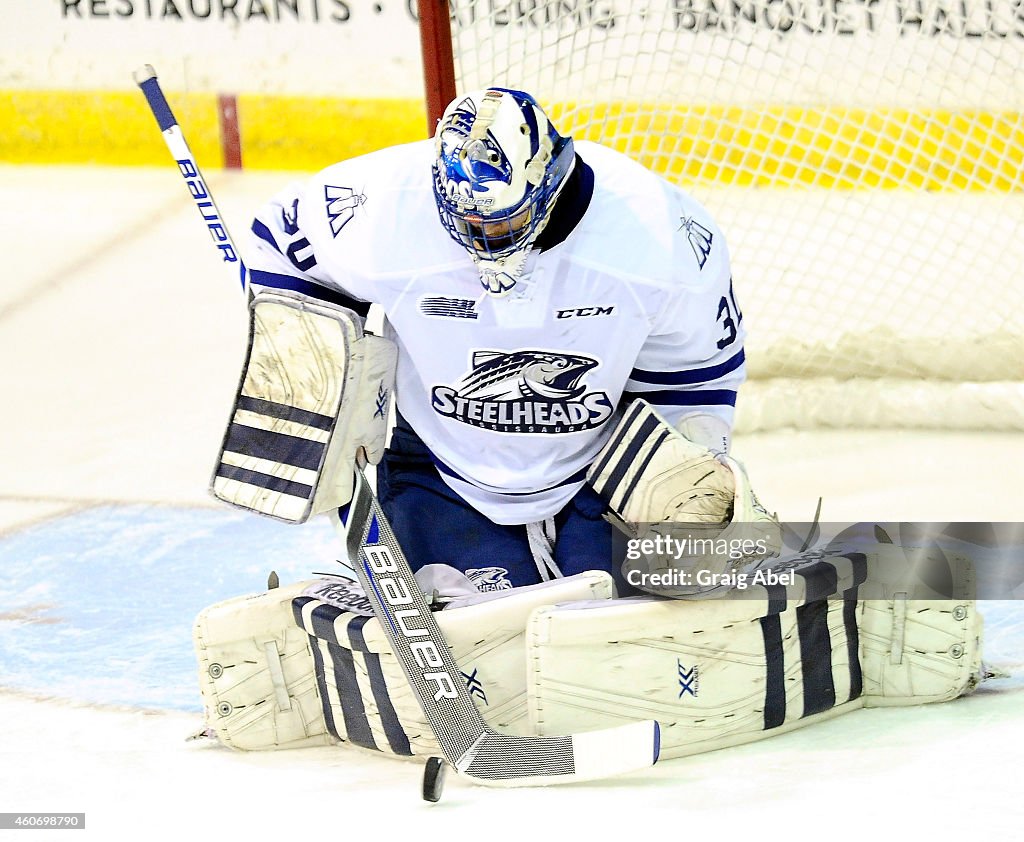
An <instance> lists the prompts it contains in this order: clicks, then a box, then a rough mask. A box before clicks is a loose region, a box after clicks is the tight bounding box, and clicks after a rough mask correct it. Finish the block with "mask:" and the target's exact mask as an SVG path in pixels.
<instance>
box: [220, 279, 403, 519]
mask: <svg viewBox="0 0 1024 842" xmlns="http://www.w3.org/2000/svg"><path fill="white" fill-rule="evenodd" d="M249 316H250V322H249V347H248V351H247V353H246V358H245V364H244V366H243V369H242V377H241V381H240V383H239V386H238V394H237V396H236V398H235V403H234V407H233V409H232V412H231V420H230V421H229V423H228V427H227V430H226V431H225V434H224V440H223V443H222V445H221V452H220V458H219V459H218V464H217V468H216V471H215V473H214V477H213V480H212V483H211V490H212V492H213V494H214V496H215V497H217V498H218V499H220V500H223V501H224V502H226V503H230V504H231V505H234V506H239V507H241V508H243V509H247V510H249V511H253V512H257V513H259V514H264V515H269V516H270V517H274V518H277V519H279V520H283V521H287V522H289V523H303V522H305V521H306V520H308V519H309V518H310V517H311V516H312V515H315V514H318V513H320V512H325V511H329V510H331V509H336V508H338V507H339V506H342V505H344V504H345V503H347V502H348V501H349V500H350V499H351V497H352V491H353V477H354V462H355V458H356V454H357V453H358V452H359V450H360V449H361V450H362V451H363V452H364V453H365V455H366V459H367V461H368V462H369V463H370V464H376V463H378V462H379V461H380V460H381V458H382V457H383V454H384V445H385V440H386V437H387V432H388V403H389V398H390V396H391V392H392V390H393V388H394V380H395V363H396V359H397V349H396V347H395V345H394V343H393V342H391V341H390V340H387V339H384V338H383V337H379V336H373V335H371V334H366V333H364V331H363V326H362V318H361V317H360V316H358V315H357V314H356V313H354V312H352V311H351V310H349V309H346V308H345V307H341V306H338V305H336V304H331V303H329V302H325V301H321V300H319V299H314V298H309V297H307V296H304V295H301V294H299V293H296V292H292V291H289V290H272V291H270V290H267V291H262V292H259V293H258V294H257V295H256V296H254V298H253V299H252V301H251V302H250V305H249Z"/></svg>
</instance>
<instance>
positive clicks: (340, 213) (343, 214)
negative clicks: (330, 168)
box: [324, 184, 366, 237]
mask: <svg viewBox="0 0 1024 842" xmlns="http://www.w3.org/2000/svg"><path fill="white" fill-rule="evenodd" d="M324 200H325V201H326V202H327V221H328V222H329V223H330V225H331V233H332V234H334V236H335V237H337V236H338V234H340V233H341V229H342V228H344V227H345V226H346V225H348V224H349V222H351V221H352V217H354V216H355V215H356V208H357V207H359V206H360V205H361V204H362V203H363V202H365V201H366V196H364V195H363V194H362V193H356V191H355V190H353V189H352V188H351V187H333V186H331V185H330V184H325V185H324Z"/></svg>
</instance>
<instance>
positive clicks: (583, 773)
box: [572, 719, 661, 780]
mask: <svg viewBox="0 0 1024 842" xmlns="http://www.w3.org/2000/svg"><path fill="white" fill-rule="evenodd" d="M572 747H573V753H574V755H575V760H576V774H575V776H574V777H575V779H576V780H594V779H596V778H609V777H614V776H615V775H625V774H627V773H628V772H635V771H637V770H639V769H646V768H648V767H649V766H653V765H654V764H655V763H657V762H658V756H659V755H660V753H661V726H660V725H659V724H658V723H657V722H655V721H654V720H653V719H649V720H645V721H643V722H630V723H628V724H626V725H619V726H617V727H615V728H606V729H604V730H601V731H584V732H582V733H580V734H574V735H573V738H572Z"/></svg>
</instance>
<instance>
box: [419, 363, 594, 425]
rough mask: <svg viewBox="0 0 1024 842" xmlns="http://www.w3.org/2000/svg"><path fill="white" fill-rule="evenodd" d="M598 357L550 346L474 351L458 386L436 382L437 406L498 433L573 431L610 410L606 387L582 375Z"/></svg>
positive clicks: (442, 412) (458, 418)
mask: <svg viewBox="0 0 1024 842" xmlns="http://www.w3.org/2000/svg"><path fill="white" fill-rule="evenodd" d="M597 365H598V361H597V360H595V359H591V358H590V357H582V356H577V355H575V354H559V353H555V352H552V351H530V350H525V351H511V352H509V351H476V352H474V354H473V359H472V366H473V370H472V371H470V372H469V373H468V374H467V375H465V376H464V377H463V378H462V380H460V381H459V382H458V383H456V384H455V385H454V386H435V387H434V388H433V390H432V392H431V397H432V403H433V407H434V411H435V412H436V413H438V414H439V415H443V416H445V417H446V418H454V419H455V420H456V421H461V422H462V423H463V424H470V425H472V426H474V427H482V428H484V429H485V430H495V431H496V432H499V433H575V432H579V431H580V430H589V429H592V428H593V427H597V426H599V425H600V424H603V423H604V422H605V421H607V420H608V419H609V418H610V417H611V415H612V410H613V407H612V402H611V400H610V399H609V397H608V395H607V394H606V393H605V392H597V391H594V392H588V391H587V387H586V386H585V385H583V384H582V380H583V378H584V377H585V376H586V374H587V373H588V372H589V371H591V369H594V368H596V367H597Z"/></svg>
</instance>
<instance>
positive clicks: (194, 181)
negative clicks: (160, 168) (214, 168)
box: [134, 64, 249, 295]
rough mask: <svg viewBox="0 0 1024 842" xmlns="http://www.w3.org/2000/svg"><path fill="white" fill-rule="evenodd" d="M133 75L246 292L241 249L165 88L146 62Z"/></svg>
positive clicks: (219, 247)
mask: <svg viewBox="0 0 1024 842" xmlns="http://www.w3.org/2000/svg"><path fill="white" fill-rule="evenodd" d="M134 76H135V82H136V84H138V86H139V87H140V88H141V89H142V93H143V94H144V95H145V97H146V102H147V103H148V104H149V110H150V111H152V112H153V117H154V118H155V119H156V122H157V125H158V126H159V127H160V133H161V134H162V135H163V138H164V143H166V144H167V149H168V150H169V151H170V153H171V157H172V158H174V161H175V163H176V164H177V165H178V172H179V173H180V174H181V177H182V178H183V179H185V184H186V185H187V187H188V192H189V194H190V195H191V196H192V200H193V201H194V202H195V204H196V207H197V208H198V210H199V213H200V214H201V215H202V217H203V221H204V222H205V223H206V227H207V230H208V231H209V232H210V237H211V238H212V240H213V243H214V245H215V246H216V248H217V250H218V251H219V252H220V254H221V260H223V261H224V262H225V263H232V264H235V265H236V267H237V269H238V280H239V283H241V285H242V290H243V292H245V293H246V294H247V295H248V294H249V273H248V272H247V271H246V268H245V263H244V262H243V261H242V258H241V253H240V252H239V251H238V249H237V248H236V246H235V243H234V241H233V240H232V239H231V234H230V233H229V232H228V228H227V225H225V224H224V222H223V219H222V217H221V215H220V211H219V210H218V209H217V205H216V203H215V202H214V201H213V194H212V193H211V192H210V190H209V188H208V187H207V185H206V179H204V178H203V175H202V172H201V171H200V169H199V164H198V163H196V157H195V155H193V154H192V150H191V149H190V148H189V145H188V141H186V140H185V135H184V133H183V132H182V131H181V126H179V125H178V120H177V118H176V117H175V116H174V112H173V111H172V110H171V106H170V105H169V104H168V102H167V97H165V96H164V92H163V90H161V88H160V82H159V81H158V80H157V77H156V71H155V70H154V69H153V67H152V66H151V65H148V64H147V65H144V66H143V67H141V68H139V69H138V70H136V71H135V74H134Z"/></svg>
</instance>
